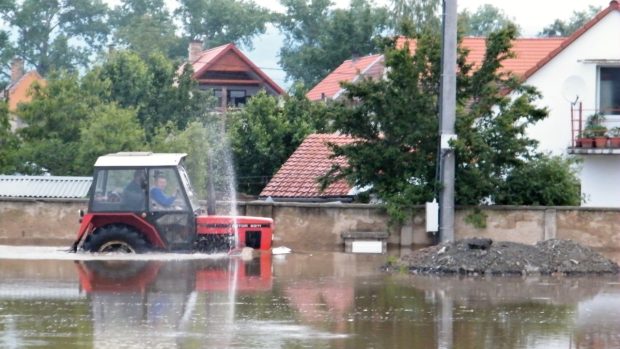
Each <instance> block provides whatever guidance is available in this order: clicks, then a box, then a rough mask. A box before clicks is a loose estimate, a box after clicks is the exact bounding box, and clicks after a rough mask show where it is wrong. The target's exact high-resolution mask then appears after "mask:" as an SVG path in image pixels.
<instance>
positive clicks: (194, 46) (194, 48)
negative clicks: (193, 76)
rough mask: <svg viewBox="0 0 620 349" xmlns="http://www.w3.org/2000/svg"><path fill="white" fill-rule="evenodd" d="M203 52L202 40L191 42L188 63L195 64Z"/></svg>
mask: <svg viewBox="0 0 620 349" xmlns="http://www.w3.org/2000/svg"><path fill="white" fill-rule="evenodd" d="M201 52H202V41H200V40H192V41H190V42H189V56H188V59H187V60H188V61H189V62H190V63H194V62H195V61H196V60H197V59H198V58H199V57H200V53H201Z"/></svg>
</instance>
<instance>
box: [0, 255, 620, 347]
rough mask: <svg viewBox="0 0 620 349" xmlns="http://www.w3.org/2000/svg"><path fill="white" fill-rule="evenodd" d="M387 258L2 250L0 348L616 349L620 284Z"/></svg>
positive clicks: (619, 280)
mask: <svg viewBox="0 0 620 349" xmlns="http://www.w3.org/2000/svg"><path fill="white" fill-rule="evenodd" d="M391 253H392V254H394V255H395V256H396V257H397V256H398V255H399V253H400V251H395V252H391ZM609 256H610V257H612V258H614V259H615V260H616V261H617V260H618V258H617V257H618V255H609ZM74 258H78V259H79V260H73V259H74ZM387 258H388V257H387V255H362V254H345V253H342V252H325V251H322V252H317V251H294V252H293V253H292V254H289V255H279V256H272V255H270V254H261V255H255V256H254V257H253V258H252V259H251V260H247V258H246V260H244V259H242V258H240V257H228V256H225V255H219V256H204V255H172V256H166V255H159V256H157V255H155V256H148V257H140V258H134V259H130V260H124V259H116V260H114V259H113V260H109V259H106V258H91V257H89V256H78V257H76V255H72V254H68V253H66V252H64V251H60V250H58V249H54V248H41V247H36V248H35V247H33V248H28V247H19V248H17V247H0V278H1V279H0V280H1V281H0V348H63V349H64V348H355V349H357V348H472V349H474V348H528V349H529V348H545V349H548V348H620V277H618V276H613V277H528V278H521V277H492V278H491V277H489V278H462V277H430V276H411V275H406V274H396V275H389V274H384V273H382V272H381V271H380V266H381V265H382V264H384V263H385V262H386V260H387Z"/></svg>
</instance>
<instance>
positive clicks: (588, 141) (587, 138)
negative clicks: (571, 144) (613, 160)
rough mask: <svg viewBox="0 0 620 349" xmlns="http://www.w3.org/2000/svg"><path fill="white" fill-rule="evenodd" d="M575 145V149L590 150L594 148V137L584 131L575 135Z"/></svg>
mask: <svg viewBox="0 0 620 349" xmlns="http://www.w3.org/2000/svg"><path fill="white" fill-rule="evenodd" d="M575 145H576V146H577V148H592V147H594V137H593V136H592V135H591V134H590V133H589V132H588V131H587V130H585V131H583V132H582V133H580V134H578V135H577V142H576V144H575Z"/></svg>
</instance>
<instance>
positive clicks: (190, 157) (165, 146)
mask: <svg viewBox="0 0 620 349" xmlns="http://www.w3.org/2000/svg"><path fill="white" fill-rule="evenodd" d="M150 147H151V149H152V150H153V151H155V152H164V153H187V158H186V160H185V167H186V168H187V172H188V175H189V177H190V180H191V182H192V186H193V189H194V190H195V191H196V194H197V195H198V197H199V198H206V194H207V176H209V173H208V171H207V154H208V152H209V143H208V137H207V130H206V128H205V125H204V124H203V122H202V121H200V120H195V121H192V122H190V123H189V124H188V125H187V127H186V128H185V129H184V130H181V131H180V130H178V129H177V128H176V126H175V125H174V124H172V123H168V124H166V125H163V126H161V127H159V128H158V129H157V131H156V133H155V136H154V137H153V139H152V140H151V143H150Z"/></svg>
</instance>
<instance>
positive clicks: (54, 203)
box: [0, 199, 620, 249]
mask: <svg viewBox="0 0 620 349" xmlns="http://www.w3.org/2000/svg"><path fill="white" fill-rule="evenodd" d="M226 207H227V205H226V204H225V203H221V204H218V210H219V211H221V212H220V213H223V214H225V213H226V212H225V211H226ZM85 208H86V202H85V201H83V200H15V199H12V200H9V199H0V244H33V243H34V244H58V245H65V244H66V245H68V244H69V243H70V242H71V241H72V240H73V239H74V238H75V236H76V233H77V229H78V224H79V223H78V218H79V217H78V214H77V211H78V210H79V209H85ZM239 213H240V214H244V215H249V216H261V217H271V218H273V219H274V221H275V226H276V232H275V237H274V240H275V244H276V245H285V246H289V247H297V248H303V247H306V248H315V247H316V248H318V247H334V248H335V247H339V246H340V245H341V244H342V239H341V238H340V234H341V233H343V232H381V231H387V232H389V234H390V237H389V243H390V244H392V245H403V246H409V245H411V244H418V245H423V244H431V243H432V242H433V238H434V236H433V235H432V234H430V233H427V232H426V231H425V221H424V220H425V217H424V216H425V214H424V208H423V207H419V208H416V209H414V210H413V211H412V213H411V216H410V217H409V219H408V220H407V221H406V222H405V223H404V224H403V225H402V226H390V225H389V224H388V216H387V214H386V211H385V209H384V208H382V207H381V206H378V205H361V204H334V203H321V204H317V203H280V202H276V203H265V202H246V203H240V204H239ZM616 222H620V209H613V208H600V209H595V208H582V207H529V206H490V207H484V208H480V209H474V208H468V207H461V208H458V209H457V212H456V217H455V236H456V238H464V237H472V236H482V237H490V238H492V239H496V240H508V241H516V242H523V243H529V244H533V243H536V242H537V241H540V240H545V239H549V238H554V237H557V238H562V239H572V240H575V241H577V242H580V243H584V244H586V245H589V246H592V247H595V248H604V249H620V229H617V228H616Z"/></svg>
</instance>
